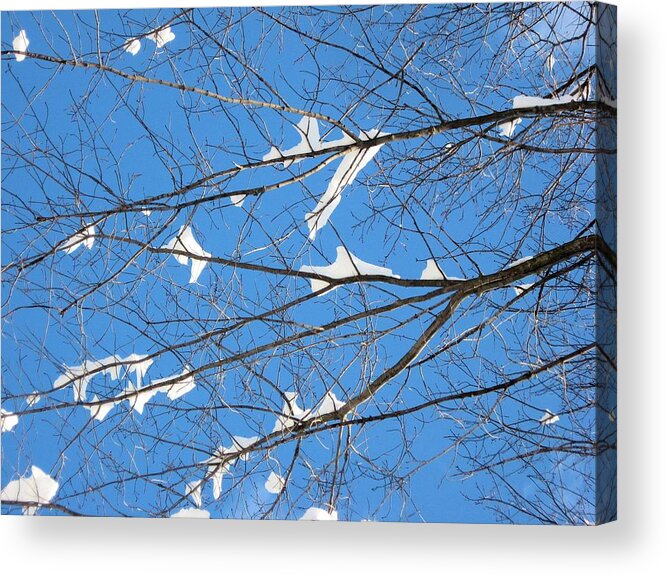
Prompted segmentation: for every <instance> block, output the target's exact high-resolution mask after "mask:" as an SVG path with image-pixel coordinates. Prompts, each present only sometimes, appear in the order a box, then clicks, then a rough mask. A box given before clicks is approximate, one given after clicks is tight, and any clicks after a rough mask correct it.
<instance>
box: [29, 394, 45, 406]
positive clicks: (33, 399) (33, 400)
mask: <svg viewBox="0 0 666 575" xmlns="http://www.w3.org/2000/svg"><path fill="white" fill-rule="evenodd" d="M40 399H42V396H41V395H39V393H37V392H36V391H33V392H32V393H31V394H29V395H28V396H27V397H26V398H25V404H26V405H27V406H28V407H32V406H33V405H37V404H38V403H39V400H40Z"/></svg>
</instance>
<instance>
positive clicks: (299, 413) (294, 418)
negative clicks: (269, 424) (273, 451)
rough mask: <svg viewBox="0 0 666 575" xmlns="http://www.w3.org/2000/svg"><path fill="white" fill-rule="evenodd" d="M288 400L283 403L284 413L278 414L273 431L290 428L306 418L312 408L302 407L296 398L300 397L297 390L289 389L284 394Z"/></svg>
mask: <svg viewBox="0 0 666 575" xmlns="http://www.w3.org/2000/svg"><path fill="white" fill-rule="evenodd" d="M284 396H285V398H286V400H287V401H285V402H284V403H283V405H282V413H283V415H280V416H278V418H277V421H276V422H275V425H274V426H273V433H275V432H276V431H283V430H285V429H288V428H289V427H291V426H292V425H294V424H295V423H298V422H299V421H302V420H303V419H305V418H306V417H307V416H308V415H309V414H310V411H311V410H305V409H301V408H300V407H299V406H298V404H297V403H296V400H297V399H298V393H296V392H295V391H287V392H285V394H284Z"/></svg>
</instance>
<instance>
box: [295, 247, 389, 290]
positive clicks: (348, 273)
mask: <svg viewBox="0 0 666 575" xmlns="http://www.w3.org/2000/svg"><path fill="white" fill-rule="evenodd" d="M336 253H337V257H336V259H335V262H333V263H332V264H330V265H327V266H308V265H306V266H301V269H300V270H299V271H302V272H305V273H312V274H318V275H322V276H326V277H329V278H331V279H342V278H348V277H355V276H359V275H361V276H364V275H373V276H387V277H392V278H399V277H400V276H399V275H395V274H394V273H393V271H392V270H390V269H389V268H384V267H380V266H376V265H374V264H370V263H368V262H364V261H363V260H361V259H359V258H357V257H356V256H354V255H353V254H352V253H350V252H349V251H348V250H347V248H345V247H344V246H339V247H338V248H337V250H336ZM310 285H311V287H312V291H313V292H316V291H319V290H321V289H323V288H325V287H326V286H328V285H330V284H329V283H328V282H327V281H325V280H320V279H314V278H312V279H310ZM337 287H339V286H334V287H333V288H332V289H336V288H337ZM319 295H323V294H319Z"/></svg>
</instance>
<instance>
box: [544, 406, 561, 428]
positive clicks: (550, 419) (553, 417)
mask: <svg viewBox="0 0 666 575" xmlns="http://www.w3.org/2000/svg"><path fill="white" fill-rule="evenodd" d="M559 420H560V416H559V415H557V414H555V413H553V412H552V411H550V410H549V409H547V410H546V411H545V412H544V414H543V415H542V416H541V419H539V423H542V424H543V425H552V424H553V423H557V422H558V421H559Z"/></svg>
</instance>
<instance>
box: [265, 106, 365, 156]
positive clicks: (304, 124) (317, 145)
mask: <svg viewBox="0 0 666 575" xmlns="http://www.w3.org/2000/svg"><path fill="white" fill-rule="evenodd" d="M295 128H296V131H297V132H298V135H299V137H300V139H301V141H300V142H299V143H298V144H296V145H295V146H293V147H292V148H289V149H287V150H284V151H280V150H278V149H277V148H276V147H275V146H272V147H271V149H270V150H269V152H268V153H266V154H264V156H263V158H262V160H263V161H264V162H267V161H269V160H275V159H278V158H288V157H289V156H296V155H298V154H307V153H309V152H317V151H319V150H322V149H325V148H324V143H323V142H322V141H321V138H320V137H319V124H318V123H317V119H316V118H312V117H311V116H303V117H302V118H301V120H300V121H299V122H298V124H296V126H295ZM353 141H354V140H352V139H351V138H349V137H347V139H345V140H344V143H353ZM336 145H342V144H341V143H337V144H336ZM329 147H331V146H330V143H329ZM300 161H301V158H296V159H286V160H285V161H284V162H283V163H282V164H283V166H284V167H285V168H288V167H289V166H291V164H293V163H295V162H300Z"/></svg>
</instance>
